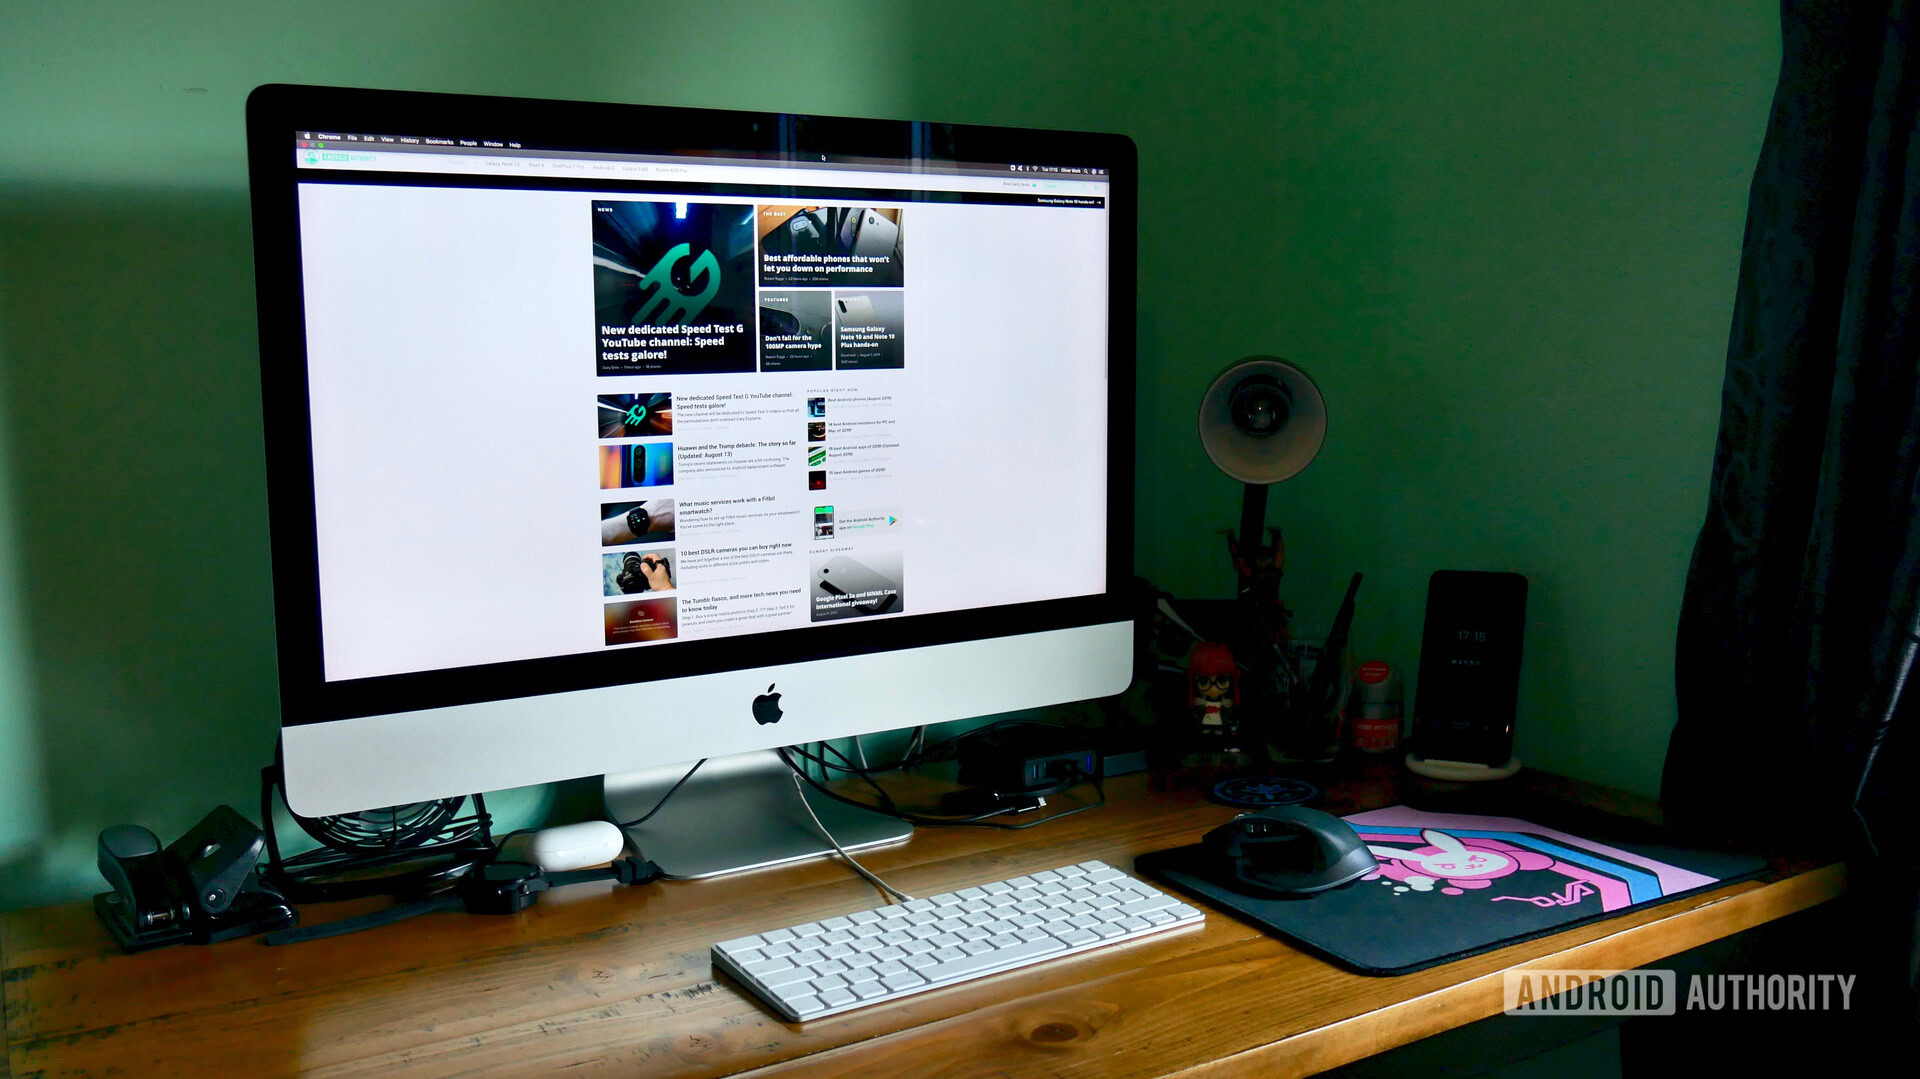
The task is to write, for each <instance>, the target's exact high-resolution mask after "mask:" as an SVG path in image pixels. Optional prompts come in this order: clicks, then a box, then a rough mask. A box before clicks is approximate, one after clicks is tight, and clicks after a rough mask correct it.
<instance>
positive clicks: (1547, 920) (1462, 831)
mask: <svg viewBox="0 0 1920 1079" xmlns="http://www.w3.org/2000/svg"><path fill="white" fill-rule="evenodd" d="M1343 819H1345V820H1346V822H1347V823H1348V824H1350V825H1352V826H1353V829H1354V830H1355V831H1356V832H1358V833H1359V834H1360V838H1361V839H1362V840H1364V841H1365V842H1366V844H1367V846H1368V847H1369V848H1370V849H1372V851H1373V854H1374V857H1375V858H1376V859H1378V861H1379V863H1380V865H1379V868H1378V869H1377V870H1376V871H1375V872H1373V873H1370V874H1368V875H1367V876H1366V877H1363V878H1362V879H1360V880H1357V881H1355V882H1353V883H1352V884H1349V885H1346V886H1345V887H1341V888H1336V889H1334V890H1332V891H1328V892H1320V893H1318V894H1316V895H1312V896H1306V897H1302V898H1297V899H1269V898H1264V897H1256V896H1250V895H1245V894H1242V893H1240V892H1237V891H1233V890H1232V889H1229V888H1227V887H1226V886H1224V885H1220V884H1216V883H1214V882H1213V880H1212V879H1210V876H1209V874H1208V868H1209V867H1208V863H1207V860H1206V858H1205V855H1204V854H1203V853H1202V850H1201V847H1200V846H1199V844H1195V845H1193V846H1189V847H1179V848H1176V849H1174V850H1163V851H1156V852H1154V853H1152V854H1143V855H1141V856H1140V857H1139V858H1136V859H1135V860H1134V867H1135V868H1136V869H1138V870H1139V871H1140V872H1141V873H1144V874H1146V875H1147V876H1149V877H1152V878H1154V879H1156V880H1159V881H1162V882H1164V883H1166V884H1169V885H1172V886H1173V887H1175V888H1178V889H1180V890H1181V891H1184V892H1188V893H1190V894H1193V895H1197V896H1199V897H1201V898H1203V899H1205V900H1207V901H1208V902H1210V903H1213V904H1214V905H1216V906H1219V907H1222V908H1224V909H1226V910H1230V911H1232V912H1234V913H1235V914H1237V915H1239V916H1240V917H1242V918H1244V919H1246V920H1248V921H1251V922H1253V923H1254V924H1255V925H1258V926H1261V927H1262V928H1264V929H1266V930H1267V931H1269V932H1271V933H1274V934H1276V935H1278V936H1281V937H1284V938H1286V939H1287V940H1289V941H1291V942H1293V943H1295V944H1297V945H1299V946H1300V947H1302V948H1304V949H1306V950H1308V951H1310V952H1313V953H1315V954H1317V955H1320V956H1322V957H1324V958H1326V959H1330V960H1332V961H1333V962H1336V963H1339V964H1340V965H1342V966H1345V967H1348V968H1350V969H1353V970H1357V971H1359V972H1360V973H1362V974H1407V973H1411V972H1413V971H1416V970H1421V969H1424V968H1426V967H1431V966H1435V965H1437V964H1440V963H1446V962H1450V961H1452V960H1455V959H1460V958H1464V957H1466V956H1469V955H1475V954H1478V953H1480V952H1484V951H1488V950H1489V949H1492V948H1498V947H1502V946H1504V945H1508V944H1513V943H1516V942H1518V941H1523V940H1528V939H1531V938H1533V937H1540V936H1545V935H1547V934H1549V933H1558V932H1560V931H1561V930H1563V929H1569V928H1572V927H1573V926H1576V925H1582V924H1585V923H1587V922H1594V921H1599V920H1600V919H1602V918H1608V917H1611V916H1613V915H1615V914H1619V913H1621V912H1623V911H1626V910H1630V909H1632V908H1634V907H1644V906H1650V905H1653V904H1657V903H1665V902H1668V901H1670V900H1673V899H1678V898H1680V897H1682V896H1685V895H1689V894H1692V893H1694V892H1698V891H1701V890H1703V889H1707V888H1713V887H1717V886H1719V885H1721V884H1728V883H1731V882H1733V881H1737V880H1744V879H1746V878H1748V877H1752V876H1756V875H1758V874H1759V873H1760V872H1761V871H1762V870H1764V869H1765V868H1766V865H1767V863H1766V862H1765V861H1764V860H1763V859H1760V858H1755V857H1750V856H1747V855H1738V854H1717V853H1713V852H1710V851H1700V850H1685V849H1681V848H1677V847H1668V846H1657V845H1654V844H1650V843H1645V842H1638V841H1634V842H1627V841H1617V842H1612V843H1601V842H1597V841H1595V840H1591V839H1585V838H1582V837H1580V836H1577V835H1572V834H1569V833H1567V832H1563V831H1559V830H1557V829H1553V828H1547V827H1543V826H1541V825H1538V824H1534V823H1532V822H1531V821H1525V820H1519V819H1517V818H1513V817H1494V816H1483V815H1479V814H1469V813H1437V812H1432V811H1428V810H1421V809H1413V808H1410V807H1408V806H1388V807H1387V808H1385V809H1375V810H1370V811H1368V812H1365V813H1356V814H1354V815H1353V816H1351V817H1346V818H1343Z"/></svg>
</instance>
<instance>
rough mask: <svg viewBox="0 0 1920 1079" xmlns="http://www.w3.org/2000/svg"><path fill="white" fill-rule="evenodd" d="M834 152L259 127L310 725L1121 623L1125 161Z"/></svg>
mask: <svg viewBox="0 0 1920 1079" xmlns="http://www.w3.org/2000/svg"><path fill="white" fill-rule="evenodd" d="M343 125H344V126H343ZM837 125H838V126H836V122H834V121H825V120H819V119H816V118H806V117H793V116H783V115H780V114H742V113H707V112H697V111H694V110H654V109H623V108H621V107H618V106H585V105H582V106H567V105H564V104H562V103H535V102H488V101H487V100H486V99H469V98H441V97H436V96H430V95H409V94H381V93H376V92H350V91H325V90H315V89H306V88H263V91H260V92H256V96H255V99H254V101H253V102H252V108H251V114H250V132H251V133H250V138H251V139H252V140H253V142H254V147H253V149H254V198H255V209H256V222H255V226H256V245H257V250H258V257H257V263H258V267H259V272H260V275H261V297H262V326H261V334H262V363H263V388H264V390H265V394H266V419H267V427H268V440H269V458H270V470H271V471H270V475H269V486H270V494H271V497H272V498H273V502H274V505H273V515H274V544H275V562H276V589H277V598H278V604H279V615H280V621H279V631H280V634H281V644H282V648H281V658H282V680H283V700H285V701H286V702H287V704H288V707H287V714H286V716H285V717H284V721H285V722H287V723H288V724H289V725H299V724H303V723H326V722H330V721H338V720H343V719H356V718H364V717H367V716H375V715H384V714H394V713H406V712H414V711H418V710H421V709H429V708H435V707H446V706H450V705H461V704H476V703H485V702H490V701H498V700H502V699H516V698H521V697H526V696H534V695H540V694H547V693H556V692H566V691H569V690H577V689H588V688H597V687H608V686H619V685H633V684H636V683H644V682H652V681H661V680H671V679H674V678H683V677H687V676H696V675H703V674H711V673H715V672H731V671H740V670H750V669H759V668H766V667H769V666H772V665H777V664H783V663H785V664H790V663H795V662H809V661H819V660H822V659H827V658H831V657H836V656H845V655H859V654H870V653H874V652H883V651H889V650H896V649H902V648H913V647H930V646H935V645H939V644H945V643H952V642H956V641H966V640H980V639H990V638H994V637H1002V636H1007V635H1009V634H1014V633H1018V632H1025V631H1034V630H1048V629H1059V628H1063V627H1069V626H1074V625H1084V624H1091V623H1099V622H1110V621H1112V620H1113V617H1114V612H1115V611H1116V610H1117V607H1116V606H1115V601H1116V600H1117V593H1118V589H1117V588H1116V587H1115V585H1116V582H1117V581H1121V580H1124V578H1125V577H1126V576H1127V575H1129V574H1130V573H1131V567H1130V565H1126V564H1116V558H1122V559H1128V560H1129V561H1130V558H1128V552H1129V551H1130V548H1129V547H1128V546H1127V544H1126V541H1125V539H1124V538H1123V537H1119V536H1116V535H1115V531H1116V530H1115V528H1114V527H1113V525H1114V521H1115V518H1116V515H1117V514H1118V513H1120V512H1123V511H1124V507H1123V506H1122V505H1120V504H1119V503H1117V502H1116V499H1118V500H1120V501H1121V502H1124V500H1125V498H1126V484H1127V478H1128V477H1129V476H1130V466H1131V462H1130V461H1125V462H1120V461H1116V459H1115V458H1116V455H1115V453H1114V449H1115V447H1116V446H1130V445H1131V442H1130V434H1131V432H1130V431H1116V430H1115V429H1114V424H1115V421H1116V417H1117V416H1124V415H1125V412H1124V411H1120V412H1117V411H1116V408H1121V407H1123V406H1124V405H1125V404H1127V403H1128V402H1123V401H1120V400H1119V398H1121V397H1122V396H1130V393H1131V388H1130V383H1129V384H1128V385H1127V391H1126V394H1125V395H1122V394H1121V393H1119V392H1116V386H1117V385H1118V383H1116V365H1117V364H1118V365H1122V366H1123V369H1124V371H1125V372H1127V373H1130V370H1131V368H1130V363H1131V358H1132V357H1131V348H1132V342H1131V319H1132V309H1131V303H1130V293H1131V281H1130V275H1131V257H1132V255H1131V230H1132V217H1131V212H1130V207H1128V208H1122V207H1121V206H1120V205H1118V204H1117V200H1116V185H1127V184H1129V183H1130V180H1131V175H1130V172H1127V171H1126V166H1127V165H1128V164H1130V159H1127V158H1126V157H1125V155H1121V154H1117V153H1116V151H1115V148H1114V145H1113V144H1112V143H1111V142H1110V141H1107V137H1099V136H1083V137H1082V138H1084V139H1085V140H1086V141H1085V142H1084V143H1082V144H1080V145H1078V146H1076V145H1074V144H1072V142H1071V140H1070V141H1069V143H1068V144H1066V145H1062V144H1060V143H1059V142H1058V141H1050V140H1046V139H1040V138H1034V137H1032V136H1033V135H1034V133H1026V132H1004V131H994V130H993V129H969V128H955V127H951V126H945V125H939V126H936V125H923V124H905V123H892V122H881V121H841V122H837ZM1121 141H1124V140H1121ZM1127 149H1128V150H1130V146H1128V147H1127ZM973 151H978V152H977V153H976V152H973ZM996 151H997V152H996ZM1013 151H1019V152H1021V153H1023V154H1028V155H1031V156H1030V157H1025V158H1013V157H1012V156H1011V153H1012V152H1013ZM1076 151H1078V152H1076ZM1002 157H1006V158H1009V159H1007V160H998V159H997V158H1002ZM276 158H277V159H278V160H276ZM1116 169H1118V170H1120V171H1119V174H1116ZM1127 194H1128V192H1127V191H1122V192H1120V194H1119V200H1122V201H1123V200H1124V199H1125V198H1126V197H1127ZM1116 236H1118V237H1119V239H1118V241H1117V243H1118V245H1119V246H1120V247H1121V248H1122V250H1121V251H1119V252H1116ZM1116 255H1118V256H1119V257H1118V258H1116ZM1116 267H1118V268H1119V271H1120V272H1121V273H1122V274H1124V275H1126V278H1124V279H1120V280H1116ZM1116 285H1118V286H1119V287H1118V288H1116ZM1117 293H1119V294H1124V295H1123V298H1122V299H1121V300H1120V302H1119V304H1118V306H1116V299H1115V297H1116V294H1117ZM1122 320H1124V323H1125V324H1124V325H1121V322H1122ZM1116 326H1119V327H1120V328H1119V330H1118V334H1119V336H1120V337H1122V338H1124V340H1119V341H1116ZM1123 422H1124V421H1123ZM1116 468H1118V471H1116ZM900 688H902V689H905V688H906V687H900ZM743 714H744V713H743ZM763 740H767V741H770V739H763Z"/></svg>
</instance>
